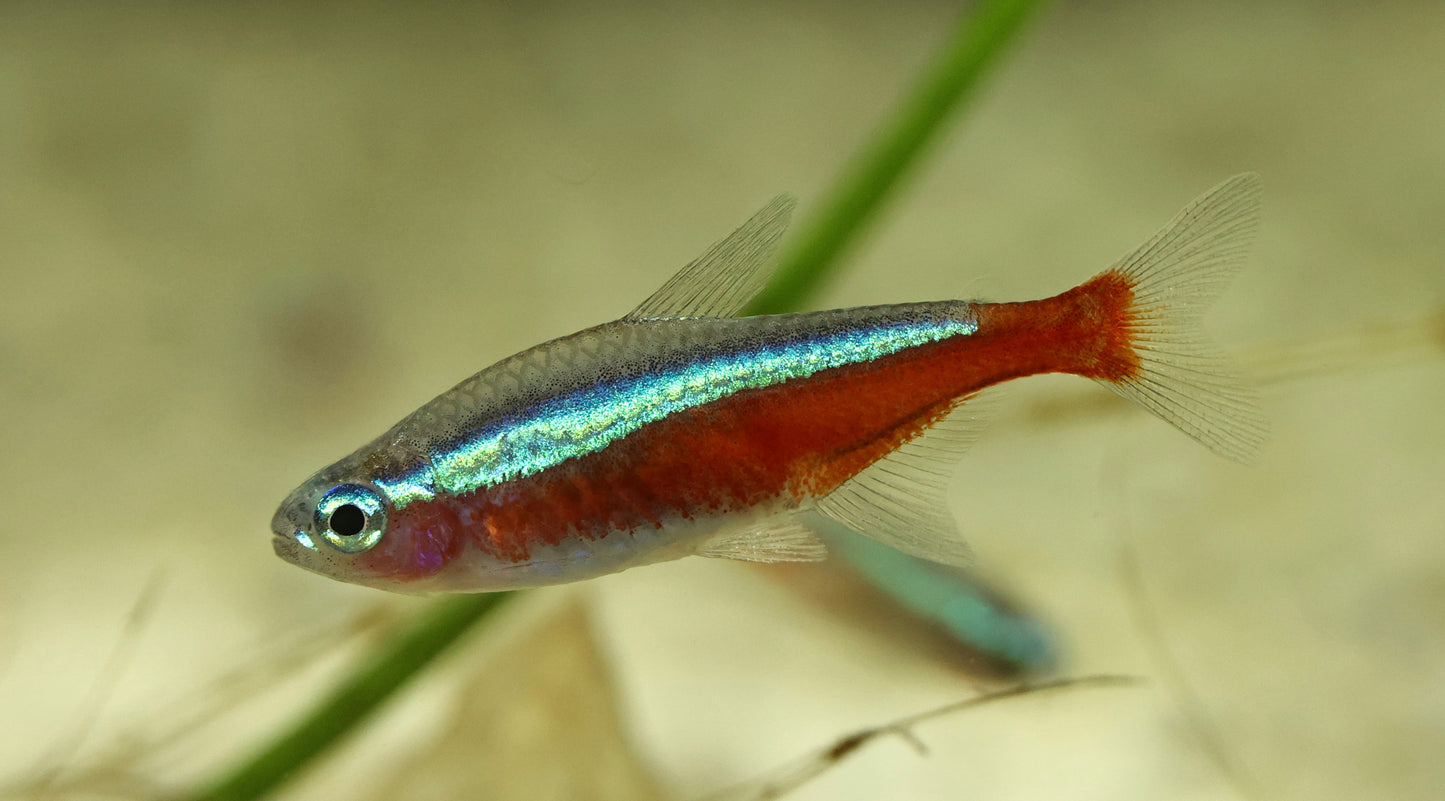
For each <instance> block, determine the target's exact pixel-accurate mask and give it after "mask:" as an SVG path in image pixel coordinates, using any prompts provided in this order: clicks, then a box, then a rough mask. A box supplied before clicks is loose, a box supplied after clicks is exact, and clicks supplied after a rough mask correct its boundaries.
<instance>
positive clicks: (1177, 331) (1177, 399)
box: [1100, 173, 1268, 462]
mask: <svg viewBox="0 0 1445 801" xmlns="http://www.w3.org/2000/svg"><path fill="white" fill-rule="evenodd" d="M1259 198H1260V182H1259V176H1258V175H1256V174H1254V173H1244V174H1241V175H1236V176H1234V177H1233V178H1230V179H1228V180H1226V181H1224V182H1223V183H1221V184H1219V185H1218V186H1216V187H1214V188H1213V189H1211V190H1209V191H1208V192H1205V193H1204V194H1203V195H1201V196H1200V197H1199V198H1197V199H1196V200H1195V201H1194V202H1192V203H1190V204H1189V205H1188V206H1185V207H1184V209H1183V210H1182V211H1180V212H1179V213H1178V214H1177V215H1175V217H1174V219H1173V220H1170V221H1169V224H1168V225H1166V226H1164V228H1163V229H1161V230H1160V231H1159V233H1157V234H1155V235H1154V236H1153V237H1151V238H1150V239H1149V240H1148V241H1147V242H1145V243H1144V244H1143V245H1141V246H1139V248H1138V249H1136V250H1135V251H1134V252H1133V253H1130V254H1129V255H1127V256H1125V257H1124V258H1123V259H1120V260H1119V262H1118V263H1116V264H1115V265H1114V266H1113V267H1110V268H1109V269H1108V270H1106V271H1105V272H1104V274H1103V275H1107V276H1110V277H1112V278H1115V279H1118V278H1122V279H1124V281H1125V282H1127V283H1128V284H1129V287H1130V289H1131V290H1132V302H1131V304H1130V306H1129V309H1128V311H1127V312H1126V318H1127V319H1126V320H1125V321H1124V325H1123V329H1124V330H1125V331H1127V332H1128V337H1129V344H1130V346H1131V347H1132V348H1133V351H1134V356H1135V357H1136V358H1137V359H1138V366H1137V368H1136V369H1134V370H1132V371H1130V373H1129V375H1127V376H1125V377H1123V378H1116V379H1113V380H1105V379H1100V382H1101V383H1103V384H1105V385H1106V386H1108V387H1109V388H1110V389H1112V390H1114V391H1115V392H1117V393H1119V394H1120V395H1122V396H1124V397H1125V398H1128V399H1129V400H1131V401H1133V402H1135V403H1137V404H1139V405H1140V406H1143V407H1144V408H1146V409H1148V410H1149V411H1151V412H1153V413H1154V414H1156V415H1158V416H1159V417H1161V418H1163V419H1164V420H1167V421H1169V422H1170V423H1172V424H1173V425H1174V426H1175V427H1177V428H1178V429H1179V430H1181V431H1183V432H1184V433H1186V434H1188V435H1189V436H1191V437H1193V438H1195V439H1196V440H1199V441H1200V442H1202V443H1204V444H1205V445H1207V446H1208V447H1209V449H1210V450H1212V451H1214V452H1215V453H1218V454H1219V455H1221V456H1225V457H1228V458H1230V459H1233V460H1235V461H1239V462H1250V461H1252V460H1253V459H1254V457H1255V455H1256V454H1257V453H1258V451H1259V447H1260V445H1261V444H1263V442H1264V439H1265V435H1266V433H1267V432H1268V425H1267V423H1266V422H1265V419H1264V416H1263V415H1262V414H1261V413H1260V411H1259V407H1258V406H1257V405H1256V404H1255V399H1254V395H1253V393H1251V392H1250V391H1248V390H1246V389H1245V388H1244V387H1243V386H1241V385H1240V383H1239V382H1238V381H1237V380H1236V379H1235V377H1234V376H1233V375H1232V374H1231V373H1230V372H1229V370H1228V369H1227V368H1226V367H1225V366H1224V364H1223V360H1222V359H1221V358H1220V357H1219V356H1218V355H1217V354H1216V353H1215V352H1214V350H1213V349H1212V348H1211V347H1210V346H1209V345H1208V343H1207V341H1206V340H1205V337H1204V334H1203V329H1202V328H1201V326H1200V317H1201V315H1202V314H1203V312H1204V309H1205V308H1207V307H1208V306H1209V304H1210V303H1211V302H1212V301H1213V300H1214V298H1215V296H1216V295H1218V294H1219V292H1220V290H1221V289H1223V288H1224V286H1225V285H1226V284H1227V283H1228V282H1229V279H1230V278H1231V277H1233V275H1234V274H1235V272H1237V271H1238V270H1239V268H1240V266H1241V265H1242V264H1243V262H1244V259H1245V257H1246V255H1248V251H1249V245H1250V242H1251V240H1252V239H1253V238H1254V232H1255V228H1256V227H1257V226H1258V223H1259ZM1101 277H1102V276H1101Z"/></svg>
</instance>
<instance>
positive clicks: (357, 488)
mask: <svg viewBox="0 0 1445 801" xmlns="http://www.w3.org/2000/svg"><path fill="white" fill-rule="evenodd" d="M315 518H316V519H315V522H316V531H317V533H319V534H320V535H321V539H322V540H324V541H325V542H326V544H327V545H330V546H331V547H333V548H335V549H336V550H338V551H341V552H342V553H362V552H364V551H368V550H370V549H371V548H373V547H374V546H375V545H376V543H378V542H380V541H381V535H382V534H384V533H385V532H386V506H385V504H383V503H382V500H381V496H380V495H378V494H377V493H376V491H375V490H372V489H371V488H369V487H363V486H361V485H360V484H341V485H339V486H335V487H332V488H331V489H329V490H327V491H326V494H325V495H322V496H321V500H320V501H318V502H317V503H316V516H315Z"/></svg>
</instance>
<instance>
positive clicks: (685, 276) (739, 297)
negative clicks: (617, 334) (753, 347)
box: [622, 195, 798, 320]
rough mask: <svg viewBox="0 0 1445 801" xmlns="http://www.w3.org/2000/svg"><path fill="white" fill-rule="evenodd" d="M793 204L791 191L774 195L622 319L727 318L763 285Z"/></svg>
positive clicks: (770, 270) (738, 309) (790, 217)
mask: <svg viewBox="0 0 1445 801" xmlns="http://www.w3.org/2000/svg"><path fill="white" fill-rule="evenodd" d="M797 204H798V202H797V200H796V199H795V198H793V196H792V195H778V196H777V197H775V198H773V199H772V201H771V202H769V203H768V205H766V206H764V207H763V208H762V209H761V210H760V211H759V212H758V213H757V214H754V215H753V216H752V217H751V218H750V219H749V220H748V221H747V222H745V223H743V225H742V227H740V228H738V229H737V230H736V231H734V232H732V233H731V234H730V235H728V236H727V237H726V238H724V239H723V240H721V241H719V242H718V243H716V244H714V245H713V246H712V247H710V248H708V249H707V252H706V253H704V254H702V255H701V256H699V257H698V258H697V259H695V260H694V261H693V262H692V263H691V264H688V265H687V266H686V267H684V268H682V269H681V270H680V271H678V273H677V274H676V275H674V276H673V277H672V278H671V279H670V280H668V282H667V283H665V284H663V285H662V288H661V289H659V290H657V291H656V292H654V293H652V295H651V296H650V297H649V298H648V299H647V300H644V301H643V302H642V304H641V305H639V306H638V307H637V308H635V309H633V310H632V312H631V313H629V314H628V315H627V316H626V317H624V318H622V319H624V320H657V319H664V318H675V317H731V316H733V315H735V314H737V313H738V312H740V311H742V309H743V307H744V306H746V305H747V304H748V301H750V300H752V299H753V296H754V295H756V294H758V292H759V291H760V290H762V288H763V285H764V284H766V283H767V281H768V277H769V275H771V273H772V267H773V254H775V253H776V252H777V250H778V242H780V241H781V240H782V238H783V234H784V233H785V232H786V231H787V230H788V222H789V221H790V220H791V219H792V215H793V208H794V207H795V206H797Z"/></svg>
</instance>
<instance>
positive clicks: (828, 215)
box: [744, 0, 1043, 314]
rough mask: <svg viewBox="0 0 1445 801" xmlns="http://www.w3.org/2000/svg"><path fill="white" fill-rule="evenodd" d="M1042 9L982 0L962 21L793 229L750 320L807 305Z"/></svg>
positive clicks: (1028, 1) (1029, 2)
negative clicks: (899, 102) (813, 208)
mask: <svg viewBox="0 0 1445 801" xmlns="http://www.w3.org/2000/svg"><path fill="white" fill-rule="evenodd" d="M1041 5H1043V1H1042V0H984V2H981V3H979V4H978V5H977V6H976V7H974V8H973V9H972V10H971V11H970V12H968V13H966V14H964V15H963V17H962V19H960V20H959V23H958V25H957V26H956V27H955V28H954V31H953V35H952V36H951V37H950V39H949V40H948V42H947V43H946V44H945V45H944V46H943V48H942V49H941V50H940V51H939V55H938V59H937V60H936V61H935V62H934V63H933V64H932V65H931V66H930V67H929V68H928V69H927V70H926V71H925V73H924V74H923V76H922V78H921V79H920V80H919V82H918V83H917V85H916V86H915V87H914V89H913V91H912V92H911V93H910V94H909V95H908V96H907V97H906V98H905V99H904V101H903V103H902V105H901V106H900V107H899V109H898V111H897V112H895V113H894V114H893V115H892V116H891V117H890V118H889V119H888V121H887V122H886V123H885V125H884V127H883V128H882V129H881V130H880V131H879V132H878V133H877V134H876V135H875V136H874V137H873V138H872V139H871V140H870V141H869V142H868V144H867V145H866V146H865V147H864V149H863V151H862V152H861V153H860V154H859V155H858V157H857V158H856V159H855V160H854V161H853V163H852V164H851V165H849V167H848V169H846V170H844V172H843V174H842V176H841V178H840V180H839V181H838V183H837V184H836V185H835V186H834V187H833V190H832V191H831V192H829V193H828V194H827V195H826V196H825V199H824V201H823V202H822V204H821V205H820V206H819V208H818V209H817V211H815V212H814V213H813V214H812V215H811V216H810V217H809V218H808V219H807V220H806V221H805V222H804V223H803V224H801V225H800V226H799V227H798V228H797V229H796V230H795V231H794V233H793V236H792V237H790V239H789V242H790V244H789V245H788V246H786V247H785V249H784V251H783V255H782V257H781V258H780V259H779V262H778V268H777V271H776V272H774V273H773V277H772V280H771V281H769V282H768V286H767V288H765V289H764V290H763V291H762V292H761V293H759V294H758V296H757V297H756V298H754V299H753V302H752V303H750V304H749V305H748V308H747V310H746V312H744V313H745V314H781V313H783V312H788V311H794V310H796V309H798V308H801V307H802V305H803V301H804V300H805V299H806V297H807V296H808V295H809V294H811V293H812V292H814V291H816V290H817V289H818V287H819V286H820V285H821V284H822V283H823V280H824V279H825V278H826V277H827V276H828V275H830V274H832V273H833V272H835V270H832V269H830V268H831V267H833V266H834V265H835V264H836V263H837V261H838V258H839V256H840V255H841V254H842V253H843V251H844V250H845V249H846V248H847V246H848V245H849V244H850V243H852V242H853V241H854V240H856V239H857V238H858V236H859V235H860V234H861V233H862V231H863V226H864V225H865V224H866V223H867V221H868V219H869V218H870V217H872V216H873V214H875V213H876V212H877V211H878V209H879V207H881V206H882V203H883V200H884V199H885V198H886V196H887V195H888V193H889V191H890V190H892V189H893V188H895V187H896V186H897V185H898V182H899V180H900V179H901V178H902V177H903V175H904V173H905V172H907V170H908V168H909V167H911V166H913V165H914V164H916V163H917V161H918V159H919V156H920V155H922V153H923V151H924V149H925V148H926V147H927V146H928V144H929V143H930V142H931V141H932V140H933V139H935V138H936V137H937V136H938V134H939V133H940V132H941V131H942V130H943V128H944V123H945V122H947V121H948V118H949V117H950V116H951V115H952V113H953V112H954V111H956V110H957V108H958V107H959V105H960V103H961V101H962V100H963V99H964V98H966V97H968V96H969V92H970V90H972V89H973V88H974V87H975V86H977V85H978V82H979V80H980V79H981V78H982V77H983V76H984V75H985V74H986V73H987V72H988V70H989V68H990V67H992V66H993V65H994V64H996V63H997V62H998V60H999V56H1000V55H1001V53H1002V51H1003V49H1004V46H1005V45H1007V44H1008V43H1009V42H1010V41H1011V40H1013V39H1014V38H1015V37H1016V35H1017V34H1018V32H1019V31H1020V30H1021V29H1022V27H1023V25H1024V23H1025V22H1026V21H1027V20H1028V18H1029V16H1030V14H1032V13H1033V12H1034V11H1035V10H1036V9H1037V8H1038V7H1039V6H1041Z"/></svg>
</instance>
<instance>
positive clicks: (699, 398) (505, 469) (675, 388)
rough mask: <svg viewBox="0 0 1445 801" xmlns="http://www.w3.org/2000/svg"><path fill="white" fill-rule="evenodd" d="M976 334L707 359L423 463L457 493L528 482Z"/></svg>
mask: <svg viewBox="0 0 1445 801" xmlns="http://www.w3.org/2000/svg"><path fill="white" fill-rule="evenodd" d="M976 329H977V322H976V321H975V320H974V319H973V318H972V316H971V315H970V316H968V317H967V318H965V319H938V318H936V317H931V318H930V319H926V320H919V319H912V320H902V321H896V322H884V323H876V324H869V325H863V326H859V327H857V328H851V329H846V330H838V331H829V332H827V333H822V334H817V333H808V334H804V335H802V336H799V337H797V338H794V339H788V340H784V341H780V342H773V343H768V344H765V345H761V346H758V347H755V348H749V349H745V350H738V351H729V352H724V353H714V354H710V355H708V356H706V357H704V358H700V359H698V360H696V361H693V362H691V363H687V364H677V365H668V366H665V367H663V368H662V369H660V370H658V371H656V372H652V373H648V374H645V375H641V376H632V377H627V378H622V379H618V380H615V381H607V382H601V383H598V384H593V385H590V386H587V387H583V388H581V389H578V390H575V391H572V392H568V393H565V394H561V395H557V396H554V397H552V398H549V399H547V400H546V401H543V402H542V403H539V404H537V405H535V406H533V407H531V408H529V409H527V410H526V411H525V412H523V413H521V414H518V415H514V416H510V417H507V418H504V419H502V420H499V421H497V422H495V423H493V424H490V425H486V426H482V427H480V428H479V429H477V430H476V431H475V432H473V433H471V434H470V435H469V436H467V437H466V438H465V439H464V440H461V441H460V442H457V443H455V444H453V445H452V446H451V447H449V448H448V449H446V450H445V451H443V452H439V453H434V454H432V462H433V465H434V467H435V474H434V478H435V482H436V484H435V486H436V488H437V489H438V490H444V491H447V492H451V493H454V494H460V493H465V492H471V491H473V490H476V489H479V488H481V487H486V486H493V485H495V484H499V483H501V482H504V481H510V480H514V479H518V478H522V477H524V476H529V475H534V474H536V473H540V472H541V471H543V470H546V469H547V468H549V467H552V466H553V465H556V464H558V463H560V462H562V461H564V460H566V459H571V458H574V457H578V456H583V455H585V454H588V453H594V452H597V451H600V450H602V449H603V448H605V447H607V445H609V444H610V443H612V442H615V441H616V440H618V439H621V438H622V437H625V436H627V435H628V434H631V433H632V432H634V431H637V430H638V429H640V428H642V427H643V426H646V425H647V424H649V423H652V422H655V421H658V420H661V419H663V418H665V417H667V416H668V415H671V414H674V413H676V412H679V411H682V410H684V409H688V408H691V407H695V406H700V405H702V404H705V403H710V402H712V401H715V400H719V399H721V398H725V397H727V396H729V395H732V394H733V393H736V392H739V391H741V390H744V389H755V388H760V387H768V386H773V385H775V384H780V383H782V382H784V381H789V380H793V379H798V378H806V377H807V376H810V375H812V374H814V373H816V372H819V371H821V370H827V369H831V368H835V367H843V366H845V365H849V364H857V363H860V362H867V361H872V360H873V359H877V358H879V357H882V356H887V355H890V354H893V353H897V352H899V351H902V350H906V349H908V348H913V347H917V346H919V345H925V344H928V343H930V342H938V341H941V340H944V339H948V338H950V337H955V336H962V335H967V334H972V333H974V331H975V330H976Z"/></svg>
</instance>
